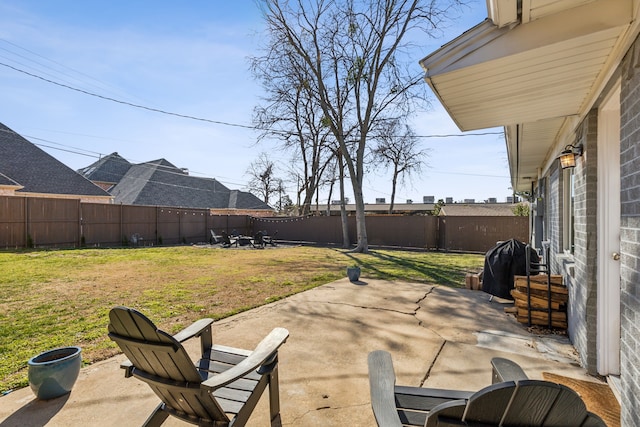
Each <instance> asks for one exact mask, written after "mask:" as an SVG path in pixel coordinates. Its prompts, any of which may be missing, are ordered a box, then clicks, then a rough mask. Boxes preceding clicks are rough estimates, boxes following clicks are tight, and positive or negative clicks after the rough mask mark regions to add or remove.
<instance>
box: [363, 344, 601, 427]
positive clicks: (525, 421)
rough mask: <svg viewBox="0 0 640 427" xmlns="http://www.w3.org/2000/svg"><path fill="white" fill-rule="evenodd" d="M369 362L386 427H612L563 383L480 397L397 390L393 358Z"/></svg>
mask: <svg viewBox="0 0 640 427" xmlns="http://www.w3.org/2000/svg"><path fill="white" fill-rule="evenodd" d="M368 362H369V385H370V389H371V406H372V408H373V413H374V415H375V418H376V422H377V423H378V426H381V427H399V426H403V425H409V426H426V427H453V426H473V427H489V426H504V427H512V426H513V427H515V426H518V427H537V426H549V427H583V426H584V427H606V424H605V423H604V421H602V419H601V418H600V417H598V416H597V415H595V414H592V413H590V412H588V411H587V409H586V407H585V404H584V402H583V401H582V399H581V398H580V396H579V395H578V394H577V393H576V392H575V391H573V390H571V389H570V388H568V387H565V386H563V385H560V384H555V383H552V382H548V381H537V380H529V379H521V378H519V379H517V380H515V381H505V382H499V383H496V384H492V385H490V386H488V387H485V388H483V389H482V390H480V391H478V392H475V393H474V392H469V391H459V390H443V389H430V388H422V387H406V386H396V385H395V382H396V377H395V373H394V371H393V363H392V361H391V355H390V354H389V353H387V352H386V351H373V352H371V353H369V359H368Z"/></svg>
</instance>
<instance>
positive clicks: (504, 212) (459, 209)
mask: <svg viewBox="0 0 640 427" xmlns="http://www.w3.org/2000/svg"><path fill="white" fill-rule="evenodd" d="M515 206H516V205H514V204H511V203H469V204H465V203H453V204H449V205H445V206H443V207H442V209H441V210H440V215H444V216H515V214H514V212H513V208H514V207H515Z"/></svg>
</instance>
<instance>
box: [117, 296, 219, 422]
mask: <svg viewBox="0 0 640 427" xmlns="http://www.w3.org/2000/svg"><path fill="white" fill-rule="evenodd" d="M109 320H110V324H109V337H110V338H111V339H112V340H114V341H115V342H116V343H117V344H118V345H119V346H120V348H121V349H122V351H123V353H124V354H125V355H126V356H127V358H129V360H130V361H131V363H132V364H133V366H134V369H133V375H134V376H135V377H137V378H139V379H140V380H142V381H144V382H146V383H147V384H149V386H150V387H151V389H152V390H153V391H154V392H155V393H156V395H157V396H158V397H159V398H160V399H161V400H162V401H163V402H164V403H165V404H166V405H167V406H168V408H167V411H168V412H169V413H174V414H177V415H178V416H179V417H181V418H185V417H188V418H193V419H194V420H197V419H200V420H209V421H214V420H217V421H223V422H228V421H229V418H228V417H227V415H226V414H225V412H224V411H223V410H222V408H221V407H220V406H219V405H218V403H217V402H216V401H215V400H214V399H211V397H210V396H209V395H208V393H207V391H206V390H203V389H201V388H200V383H201V382H202V381H203V380H205V379H206V374H204V375H201V374H200V372H199V371H198V369H197V368H196V367H195V365H194V364H193V362H192V361H191V358H190V357H189V355H188V354H187V352H186V350H185V349H184V347H183V346H182V344H181V343H180V342H178V341H176V340H175V339H174V338H173V337H172V336H171V335H169V334H167V333H166V332H164V331H161V330H159V329H157V328H156V326H155V325H154V324H153V322H151V320H149V319H148V318H147V317H146V316H144V315H143V314H142V313H140V312H138V311H136V310H131V309H128V308H126V307H117V308H114V309H113V310H111V312H110V313H109ZM203 376H204V377H205V378H203Z"/></svg>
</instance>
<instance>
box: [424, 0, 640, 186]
mask: <svg viewBox="0 0 640 427" xmlns="http://www.w3.org/2000/svg"><path fill="white" fill-rule="evenodd" d="M516 3H517V2H515V1H513V2H510V1H509V2H506V1H500V0H488V1H487V5H488V6H489V15H490V18H491V19H488V20H486V21H484V22H482V23H481V24H479V25H477V26H475V27H473V28H471V29H470V30H468V31H467V32H465V33H464V34H462V35H461V36H459V37H458V38H456V39H455V40H453V41H451V42H450V43H447V44H445V45H444V46H443V47H442V48H440V49H438V50H437V51H435V52H433V53H432V54H430V55H429V56H427V57H426V58H424V59H422V60H421V61H420V64H421V65H422V67H423V69H424V70H425V79H426V81H427V82H428V83H429V85H430V86H431V88H432V89H433V91H434V93H435V94H436V96H437V97H438V98H439V99H440V101H441V102H442V104H443V106H444V107H445V108H446V110H447V112H448V113H449V115H450V116H451V117H452V118H453V120H454V121H455V123H456V124H457V125H458V127H459V128H460V129H461V130H463V131H467V130H476V129H484V128H490V127H494V126H505V134H506V139H507V152H508V160H509V166H510V169H511V176H512V187H513V189H514V190H515V191H527V190H530V189H531V183H532V181H534V180H535V179H537V176H538V170H539V169H540V168H541V165H542V169H543V170H544V169H546V167H547V166H548V165H549V164H550V163H551V162H553V161H554V160H555V158H556V157H557V155H558V154H559V153H560V151H562V150H563V148H564V147H563V146H559V145H555V144H556V141H559V140H563V138H562V137H561V136H562V135H565V134H570V133H571V132H573V131H574V130H575V128H576V126H577V124H578V123H580V121H581V120H582V118H584V116H585V115H586V114H587V113H588V111H589V110H590V108H591V107H592V106H593V105H594V103H595V102H596V100H597V97H598V96H599V95H600V93H601V91H602V89H603V85H604V84H606V82H607V81H608V80H609V78H610V77H611V72H612V69H613V68H612V66H611V64H615V63H617V62H619V61H620V58H622V55H624V53H625V52H626V51H627V50H628V49H629V46H630V45H631V43H632V42H633V40H634V39H635V37H636V35H637V34H638V30H637V27H638V25H640V24H639V23H638V20H637V19H636V18H635V17H634V10H636V9H637V8H636V7H635V6H634V5H633V2H632V1H631V0H571V1H556V2H522V8H521V10H520V9H518V8H517V7H516ZM636 13H637V12H636Z"/></svg>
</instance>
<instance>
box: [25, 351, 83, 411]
mask: <svg viewBox="0 0 640 427" xmlns="http://www.w3.org/2000/svg"><path fill="white" fill-rule="evenodd" d="M28 365H29V386H30V387H31V390H32V391H33V393H34V394H35V395H36V397H37V398H38V399H42V400H48V399H53V398H56V397H60V396H62V395H65V394H67V393H69V392H70V391H71V388H72V387H73V385H74V384H75V382H76V380H77V379H78V374H79V373H80V366H81V365H82V350H81V349H80V347H61V348H56V349H53V350H49V351H46V352H44V353H41V354H39V355H37V356H35V357H33V358H31V359H29V362H28Z"/></svg>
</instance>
